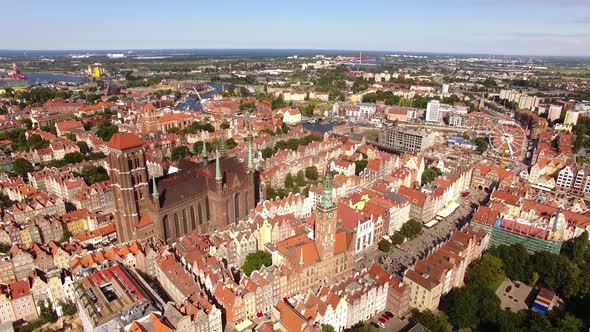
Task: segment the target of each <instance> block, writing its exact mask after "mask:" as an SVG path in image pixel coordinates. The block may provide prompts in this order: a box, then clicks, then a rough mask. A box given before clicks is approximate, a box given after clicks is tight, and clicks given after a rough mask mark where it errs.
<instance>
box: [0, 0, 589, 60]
mask: <svg viewBox="0 0 590 332" xmlns="http://www.w3.org/2000/svg"><path fill="white" fill-rule="evenodd" d="M9 12H10V13H12V15H5V16H4V17H3V22H4V24H5V26H14V27H18V29H16V30H15V31H16V32H17V33H10V34H4V35H3V36H2V37H0V49H3V50H23V51H25V50H31V51H32V50H43V51H49V50H66V51H86V50H153V49H167V50H170V49H293V50H300V49H306V50H373V51H384V52H407V53H436V54H497V55H523V56H535V55H536V56H589V55H590V32H588V31H590V1H585V0H512V1H509V0H496V1H493V0H473V1H464V0H447V1H446V2H440V1H435V0H423V1H421V2H419V3H418V2H410V3H407V2H404V3H395V2H391V1H385V0H369V1H365V2H362V3H359V2H346V1H333V0H326V1H322V2H317V1H311V0H301V1H298V2H296V3H288V2H287V3H281V4H277V3H276V2H273V1H269V0H254V1H248V2H243V1H234V0H228V1H225V2H224V3H222V4H220V3H214V2H209V1H204V2H202V3H195V2H192V1H187V0H180V1H177V2H174V3H172V4H170V3H162V2H159V1H139V0H129V1H114V0H103V1H100V2H92V3H82V4H81V3H79V2H77V1H71V0H56V1H52V2H41V3H36V2H35V1H32V0H23V1H18V2H11V4H10V8H9Z"/></svg>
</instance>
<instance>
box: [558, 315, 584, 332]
mask: <svg viewBox="0 0 590 332" xmlns="http://www.w3.org/2000/svg"><path fill="white" fill-rule="evenodd" d="M557 327H558V329H559V331H560V332H577V331H582V328H583V327H584V322H582V321H581V320H580V319H578V318H576V316H574V315H572V314H569V313H566V314H565V316H564V317H563V318H562V319H560V320H559V323H558V324H557Z"/></svg>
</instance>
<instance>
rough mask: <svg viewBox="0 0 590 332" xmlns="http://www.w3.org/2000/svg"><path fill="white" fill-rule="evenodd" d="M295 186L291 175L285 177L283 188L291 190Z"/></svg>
mask: <svg viewBox="0 0 590 332" xmlns="http://www.w3.org/2000/svg"><path fill="white" fill-rule="evenodd" d="M294 186H295V181H294V180H293V175H291V173H289V174H287V176H285V188H293V187H294Z"/></svg>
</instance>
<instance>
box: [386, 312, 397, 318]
mask: <svg viewBox="0 0 590 332" xmlns="http://www.w3.org/2000/svg"><path fill="white" fill-rule="evenodd" d="M385 314H386V315H387V316H389V318H393V317H395V315H394V314H392V313H391V311H386V312H385Z"/></svg>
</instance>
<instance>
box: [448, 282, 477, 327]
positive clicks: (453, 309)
mask: <svg viewBox="0 0 590 332" xmlns="http://www.w3.org/2000/svg"><path fill="white" fill-rule="evenodd" d="M447 301H450V305H449V308H448V309H447V310H446V311H445V312H446V314H447V315H448V316H449V320H450V321H451V323H453V325H456V326H458V327H461V328H467V327H470V328H475V327H476V326H477V324H478V315H477V308H478V302H477V298H476V297H475V295H474V294H473V293H472V292H470V291H469V290H468V289H466V288H463V289H458V290H453V291H452V292H451V293H449V295H448V299H447Z"/></svg>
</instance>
